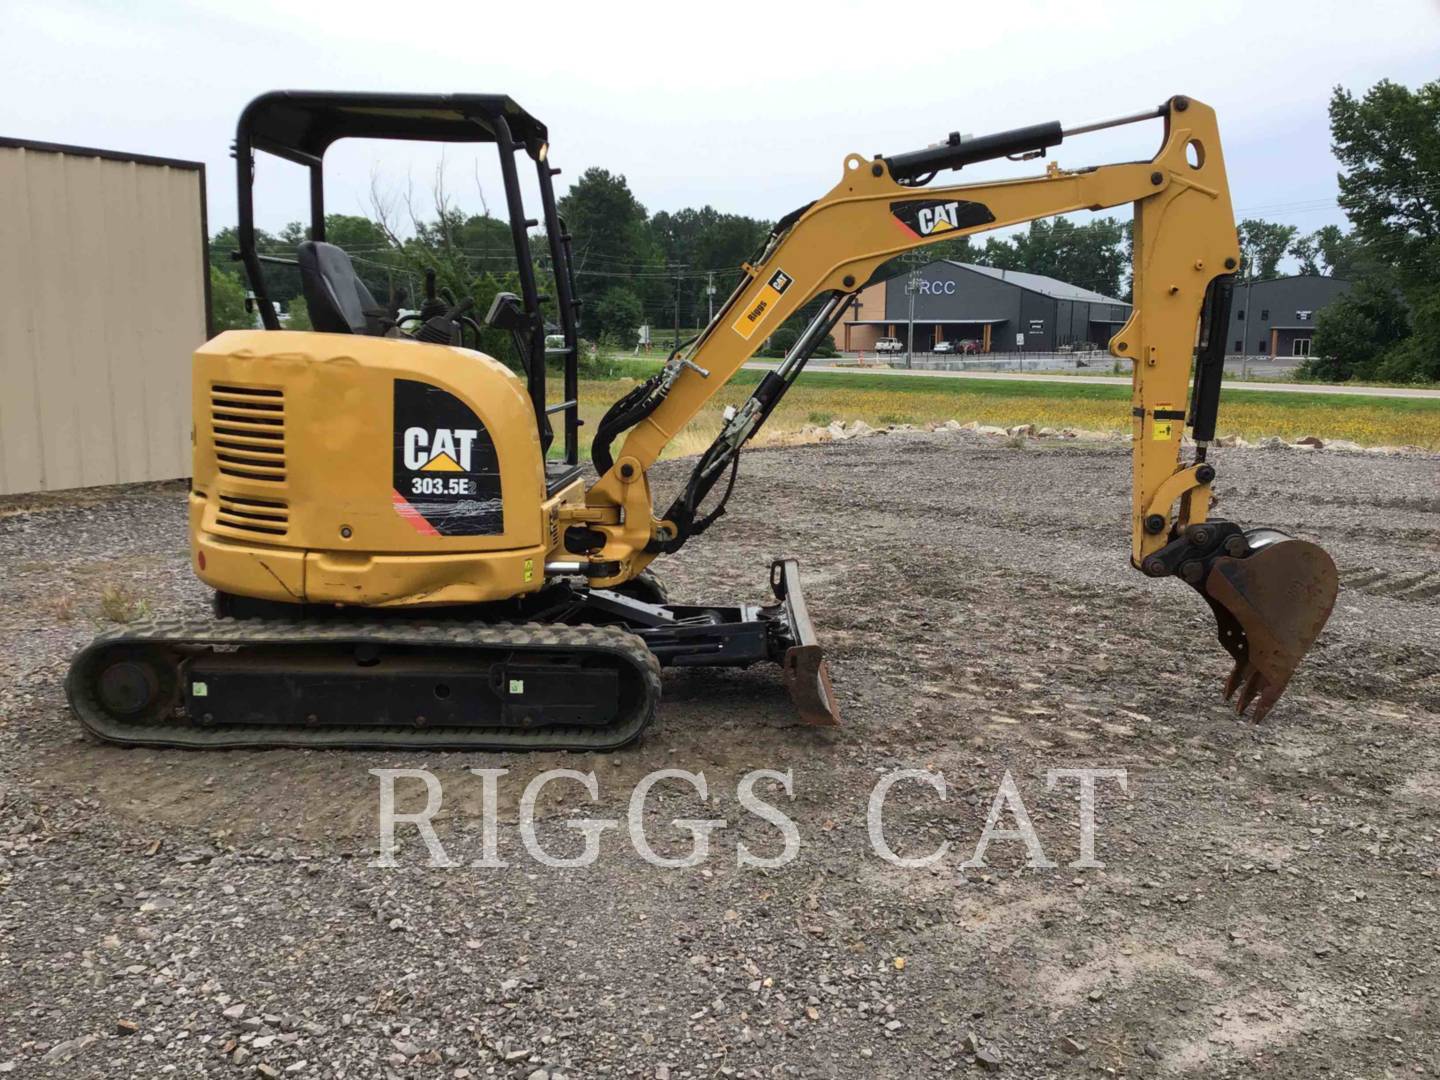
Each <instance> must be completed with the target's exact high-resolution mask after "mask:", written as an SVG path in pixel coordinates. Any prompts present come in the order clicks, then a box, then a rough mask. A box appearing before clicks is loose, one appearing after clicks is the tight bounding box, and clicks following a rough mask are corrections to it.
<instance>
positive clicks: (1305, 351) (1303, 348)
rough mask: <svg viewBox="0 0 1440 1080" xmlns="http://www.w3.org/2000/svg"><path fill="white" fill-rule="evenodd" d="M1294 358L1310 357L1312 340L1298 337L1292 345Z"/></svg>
mask: <svg viewBox="0 0 1440 1080" xmlns="http://www.w3.org/2000/svg"><path fill="white" fill-rule="evenodd" d="M1291 350H1292V351H1291V355H1292V356H1309V355H1310V339H1309V338H1308V337H1297V338H1296V339H1295V341H1294V342H1293V343H1292V345H1291Z"/></svg>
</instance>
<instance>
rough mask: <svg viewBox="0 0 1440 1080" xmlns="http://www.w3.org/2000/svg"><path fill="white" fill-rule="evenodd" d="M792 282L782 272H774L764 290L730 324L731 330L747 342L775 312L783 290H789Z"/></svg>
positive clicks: (783, 293) (783, 292)
mask: <svg viewBox="0 0 1440 1080" xmlns="http://www.w3.org/2000/svg"><path fill="white" fill-rule="evenodd" d="M794 280H795V279H794V278H792V277H791V276H790V275H789V274H787V273H785V271H784V270H776V271H775V272H774V273H773V274H771V275H770V279H769V280H768V281H766V282H765V286H764V288H762V289H761V290H760V295H759V296H757V297H755V299H754V300H752V301H750V303H749V304H747V305H746V306H745V310H744V311H742V312H741V313H740V317H739V318H738V319H736V320H735V322H734V323H733V324H732V329H733V330H734V331H735V332H736V333H737V334H739V335H740V336H741V337H742V338H744V339H745V340H746V341H749V340H750V339H751V337H753V336H754V334H755V331H756V330H758V329H759V328H760V324H761V323H763V322H764V321H765V319H766V318H767V317H768V316H769V314H770V313H771V312H772V311H774V310H775V305H776V304H778V303H779V302H780V297H782V296H784V295H785V290H786V289H788V288H790V286H791V284H792V283H793V282H794Z"/></svg>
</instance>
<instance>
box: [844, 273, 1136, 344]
mask: <svg viewBox="0 0 1440 1080" xmlns="http://www.w3.org/2000/svg"><path fill="white" fill-rule="evenodd" d="M909 280H910V276H909V275H908V274H902V275H900V276H899V277H893V278H890V279H889V280H887V281H883V282H879V283H877V284H875V285H872V286H870V287H869V288H867V289H865V290H864V291H863V292H862V293H861V295H860V297H859V300H858V303H857V304H856V305H855V306H853V307H852V308H851V309H850V311H849V312H848V313H847V314H846V317H845V320H844V321H843V322H841V323H840V324H839V325H838V326H836V328H835V331H834V337H835V344H836V347H837V348H839V349H840V350H841V351H845V352H864V351H868V350H870V349H873V348H874V347H875V342H876V341H877V340H879V339H880V338H882V337H898V338H899V339H901V340H902V341H903V340H905V337H906V334H907V331H908V321H909V314H910V297H909V295H908V294H907V292H906V288H907V284H908V282H909ZM1129 317H1130V305H1129V304H1128V303H1126V302H1125V301H1123V300H1117V299H1115V298H1114V297H1113V296H1103V295H1101V294H1100V293H1097V292H1092V291H1090V290H1089V289H1082V288H1080V287H1079V286H1078V285H1070V284H1068V283H1066V282H1063V281H1057V280H1056V279H1055V278H1052V277H1046V276H1045V275H1043V274H1029V273H1025V272H1024V271H1020V270H998V269H996V268H994V267H990V266H977V265H975V264H973V263H960V262H952V261H950V260H941V261H938V262H933V263H930V264H929V265H927V266H923V267H921V268H920V270H919V272H918V275H917V278H916V289H915V349H916V351H917V352H919V351H928V350H929V349H931V348H933V346H934V345H935V344H936V343H938V342H940V341H954V342H970V343H973V344H972V346H970V347H973V349H974V351H976V352H980V353H990V352H1050V351H1053V350H1055V349H1057V348H1060V347H1062V346H1072V347H1073V346H1080V345H1084V344H1087V343H1088V344H1094V345H1097V346H1099V347H1101V348H1103V347H1104V346H1105V344H1106V343H1107V342H1108V341H1109V340H1110V338H1111V336H1112V335H1113V334H1114V333H1115V331H1116V330H1118V329H1120V327H1121V326H1122V325H1123V324H1124V322H1125V320H1126V319H1128V318H1129Z"/></svg>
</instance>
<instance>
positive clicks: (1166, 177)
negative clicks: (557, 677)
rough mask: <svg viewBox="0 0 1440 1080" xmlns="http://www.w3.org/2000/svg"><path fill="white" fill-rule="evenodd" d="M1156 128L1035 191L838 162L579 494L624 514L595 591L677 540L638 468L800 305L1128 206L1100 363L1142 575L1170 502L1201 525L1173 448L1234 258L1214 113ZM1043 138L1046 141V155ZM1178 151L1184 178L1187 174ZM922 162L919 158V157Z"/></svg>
mask: <svg viewBox="0 0 1440 1080" xmlns="http://www.w3.org/2000/svg"><path fill="white" fill-rule="evenodd" d="M1163 114H1164V118H1165V126H1166V131H1165V141H1164V145H1163V146H1162V147H1161V149H1160V152H1159V153H1158V154H1157V155H1156V156H1155V157H1154V158H1153V159H1152V160H1151V161H1149V162H1140V163H1132V164H1123V165H1102V166H1099V167H1096V168H1089V169H1080V170H1075V171H1069V170H1063V169H1059V168H1057V167H1055V166H1053V165H1052V166H1051V167H1050V169H1049V170H1048V171H1047V172H1046V173H1045V174H1044V175H1043V176H1038V177H1032V178H1027V179H1022V180H1009V181H1001V182H998V183H991V184H972V185H962V186H954V187H942V188H924V187H915V186H906V185H902V184H900V183H898V182H897V181H896V180H895V179H894V178H893V177H892V175H891V166H890V163H888V162H886V161H884V160H883V159H877V160H875V161H866V160H864V159H863V158H861V157H860V156H859V155H857V154H851V155H849V156H848V157H847V158H846V159H845V174H844V176H843V177H842V178H841V180H840V182H839V183H838V184H837V185H836V186H835V187H834V188H833V189H832V190H831V191H830V192H829V194H827V195H826V196H824V197H823V198H821V199H819V200H817V201H816V202H814V203H812V204H811V205H810V206H809V207H807V208H805V210H804V211H803V212H802V213H801V214H800V215H799V217H798V218H797V219H796V220H795V221H794V222H793V223H791V224H790V225H789V227H788V228H786V229H784V230H783V231H781V232H779V234H778V235H777V236H775V237H774V238H773V239H772V241H771V243H770V244H769V245H768V246H767V248H766V250H765V252H764V253H763V256H762V257H761V258H760V259H759V261H758V262H757V263H756V264H755V265H753V266H746V267H745V268H744V269H745V275H746V277H745V279H744V280H743V281H742V283H741V285H740V287H739V288H737V289H736V290H735V292H734V293H733V294H732V295H731V297H730V298H729V300H728V301H727V302H726V304H725V305H724V306H723V307H722V308H721V309H720V311H719V313H718V314H717V316H716V318H715V319H714V320H713V321H712V322H711V324H710V325H709V326H708V327H707V328H706V329H705V331H704V333H703V334H702V335H701V337H700V338H699V340H698V341H697V342H696V344H695V346H694V348H693V349H692V350H691V352H690V354H689V356H688V361H689V363H688V364H686V365H685V366H683V367H680V366H678V365H677V367H675V368H674V369H672V370H674V381H673V384H672V385H670V387H669V389H668V391H667V392H665V394H664V398H663V400H662V401H661V402H660V403H659V405H658V406H657V407H656V408H655V409H654V411H653V412H651V413H650V414H649V415H648V416H645V417H644V418H643V419H642V420H640V422H639V423H637V424H636V425H635V426H634V427H633V428H632V429H631V430H630V432H629V434H628V436H627V437H626V439H625V442H624V445H623V447H622V448H621V450H620V453H619V454H618V455H617V457H616V459H615V461H614V462H613V463H612V464H611V466H610V468H609V469H608V471H607V472H606V473H605V474H604V475H603V476H602V477H601V478H600V479H599V481H598V482H597V483H596V484H595V485H594V486H593V487H592V488H591V489H590V492H589V494H588V496H587V502H588V504H589V506H590V508H591V509H592V510H595V509H601V508H607V509H608V508H613V509H614V510H617V511H618V510H621V509H622V508H623V511H624V513H623V520H620V521H615V522H613V523H608V524H607V523H602V522H596V523H595V524H594V526H593V527H594V528H597V529H598V530H599V531H601V532H603V533H604V534H605V536H606V539H607V542H606V544H605V546H604V549H603V550H602V551H601V552H600V553H599V555H598V558H599V559H600V560H603V561H606V562H612V561H613V562H618V563H620V564H621V570H620V573H618V574H616V575H615V576H614V578H613V579H611V580H617V581H618V580H623V579H625V578H628V577H631V576H633V574H635V573H638V572H639V569H640V567H643V565H644V563H646V562H648V561H649V558H646V557H645V555H646V548H647V547H650V546H651V544H652V541H656V540H658V541H660V543H662V544H663V543H666V542H667V541H673V540H674V539H675V538H676V535H675V534H676V531H677V530H678V528H679V527H680V525H681V523H677V522H673V521H672V522H667V521H662V520H660V519H658V518H656V517H655V516H654V515H653V513H652V510H651V496H650V492H649V490H648V485H647V484H646V482H645V476H646V473H647V472H648V470H649V468H650V466H651V465H652V464H653V463H654V462H655V460H656V458H658V457H659V455H660V452H661V451H662V450H663V449H664V447H665V445H666V444H667V443H668V442H669V441H670V440H671V439H673V438H674V437H675V436H676V435H677V434H678V433H679V432H680V431H681V429H683V428H684V427H685V425H686V424H688V423H689V422H690V421H691V420H692V419H693V418H694V417H695V415H696V413H698V412H699V411H700V410H701V409H702V408H703V407H704V406H705V404H706V402H708V401H709V400H710V398H711V397H713V396H714V395H715V393H716V392H717V391H719V389H720V388H721V387H722V386H724V385H725V383H726V382H728V381H729V379H730V378H731V377H732V376H733V375H734V373H735V372H736V371H738V370H739V369H740V368H741V366H743V365H744V364H745V362H746V361H747V360H749V359H750V357H751V356H752V355H753V354H754V352H755V350H756V349H757V348H758V347H759V346H760V345H761V344H762V343H763V342H764V340H765V338H766V337H767V336H768V335H769V334H770V333H771V332H772V331H773V330H774V329H775V328H776V327H778V326H780V325H781V323H783V322H784V321H785V320H786V319H787V318H789V316H791V315H792V314H794V313H795V312H796V311H797V310H798V309H800V308H801V307H803V306H804V305H805V304H806V303H808V302H809V301H810V300H812V299H813V298H815V297H816V296H818V295H821V294H823V293H834V294H838V295H840V296H842V297H847V298H848V296H849V295H850V294H853V293H855V292H858V291H859V288H861V287H863V286H864V284H866V283H867V282H868V281H869V279H870V276H871V275H872V274H873V273H874V271H875V270H876V268H878V267H879V266H880V265H881V264H883V263H885V262H886V261H887V260H889V259H891V258H892V257H894V256H895V255H897V254H899V253H901V252H904V251H908V250H910V249H912V248H918V247H923V246H925V245H928V244H933V243H937V242H939V241H942V240H949V239H953V238H955V237H957V236H965V235H972V234H974V233H979V232H984V231H987V230H990V229H998V228H1002V227H1004V226H1007V225H1015V224H1019V223H1022V222H1026V221H1031V220H1034V219H1035V218H1042V217H1050V216H1053V215H1055V214H1064V213H1068V212H1071V211H1075V210H1100V209H1104V208H1106V207H1113V206H1119V205H1122V204H1124V203H1133V204H1134V206H1135V234H1134V244H1133V251H1134V310H1133V312H1132V314H1131V317H1130V321H1129V322H1127V323H1126V324H1125V326H1124V327H1123V328H1122V329H1121V331H1120V332H1119V333H1118V334H1117V335H1116V336H1115V337H1114V338H1113V339H1112V340H1111V342H1110V351H1111V353H1112V354H1114V355H1115V356H1121V357H1130V358H1133V359H1134V361H1135V378H1134V390H1133V395H1132V411H1133V414H1134V425H1133V426H1134V433H1135V441H1134V497H1133V502H1132V525H1133V538H1132V544H1131V558H1132V561H1133V562H1134V564H1135V565H1136V566H1140V565H1142V563H1143V560H1144V559H1145V558H1146V557H1147V556H1148V555H1150V554H1152V553H1154V552H1155V551H1157V550H1159V549H1160V548H1161V547H1162V546H1163V545H1164V544H1165V542H1166V534H1167V533H1168V531H1169V526H1170V524H1171V515H1170V508H1171V504H1172V503H1174V502H1175V500H1176V499H1178V498H1181V497H1182V496H1184V497H1185V504H1184V507H1183V509H1182V518H1181V520H1182V524H1192V523H1199V522H1203V521H1204V520H1205V512H1206V508H1207V506H1208V503H1209V483H1208V481H1206V480H1204V479H1203V477H1205V476H1207V475H1210V474H1209V473H1207V472H1204V471H1203V468H1202V466H1200V465H1196V466H1192V467H1190V468H1187V469H1180V468H1179V467H1178V462H1179V456H1180V436H1181V431H1182V429H1183V427H1184V423H1183V421H1184V419H1185V409H1186V401H1187V398H1188V395H1189V377H1190V361H1191V356H1192V352H1193V349H1194V346H1195V340H1196V335H1195V331H1196V325H1197V320H1198V318H1199V316H1200V312H1201V306H1202V303H1203V302H1204V300H1205V296H1206V292H1207V289H1208V288H1209V286H1210V283H1211V282H1212V281H1213V280H1215V279H1216V278H1218V277H1221V276H1224V275H1228V274H1231V273H1233V272H1234V270H1235V267H1236V264H1237V260H1238V258H1239V247H1238V245H1237V243H1236V237H1235V226H1234V216H1233V213H1232V210H1231V206H1230V191H1229V187H1228V185H1227V183H1226V179H1225V165H1224V161H1223V158H1222V156H1221V150H1220V138H1219V132H1218V129H1217V127H1216V122H1215V113H1214V111H1213V110H1212V109H1210V108H1209V107H1207V106H1205V105H1202V104H1200V103H1199V102H1195V101H1190V100H1188V99H1185V98H1173V99H1172V100H1171V101H1170V102H1169V103H1168V104H1167V106H1166V107H1165V108H1164V110H1163ZM1147 115H1150V114H1147ZM1042 128H1044V130H1045V131H1046V132H1049V131H1050V126H1042ZM1037 130H1038V129H1022V132H1024V133H1030V132H1035V131H1037ZM1059 134H1060V133H1059V130H1058V125H1054V131H1053V139H1054V141H1058V137H1059ZM1047 141H1049V140H1047ZM961 145H962V146H964V145H965V144H961ZM1191 147H1193V148H1194V151H1193V152H1194V154H1195V160H1196V161H1197V162H1198V164H1191V162H1190V161H1189V160H1187V157H1186V155H1187V150H1188V149H1189V148H1191ZM942 150H943V148H942ZM926 153H933V151H929V152H927V151H920V152H919V154H926ZM916 156H919V155H903V156H902V157H916ZM900 160H901V158H894V159H891V161H892V162H899V161H900ZM1151 515H1160V516H1161V517H1162V518H1163V519H1164V521H1163V523H1162V524H1161V525H1160V526H1159V527H1158V528H1157V527H1154V525H1155V522H1154V520H1153V519H1152V520H1151V521H1150V527H1147V525H1146V521H1147V518H1150V517H1151ZM617 516H621V515H617ZM636 562H639V564H640V565H639V566H635V565H634V564H635V563H636Z"/></svg>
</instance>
